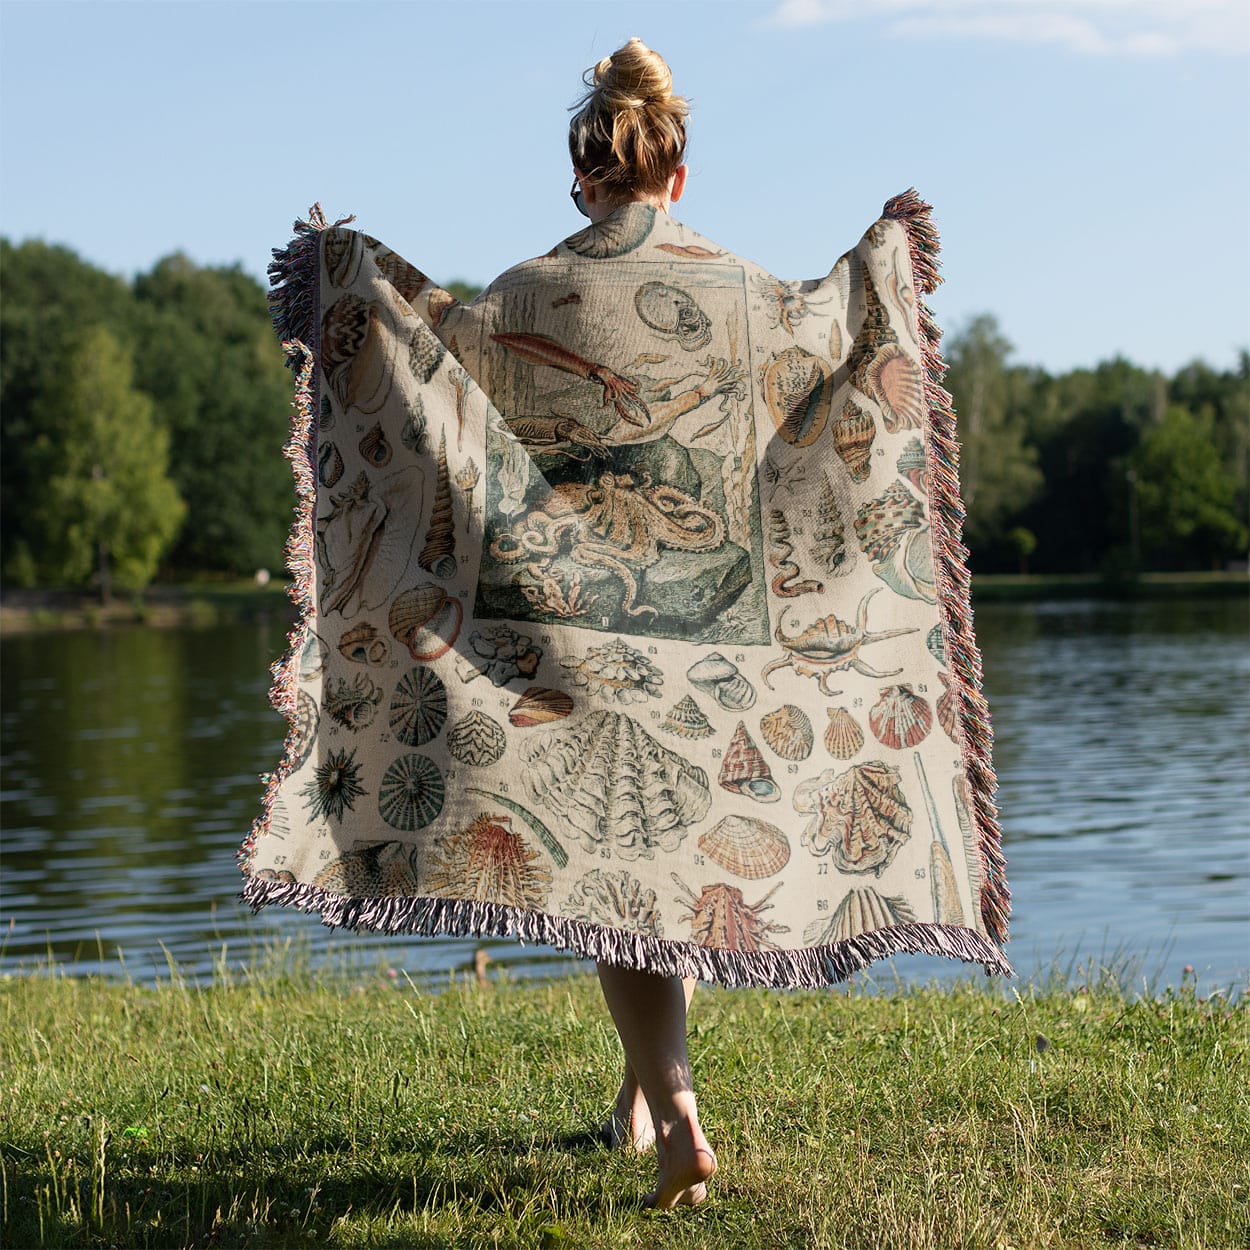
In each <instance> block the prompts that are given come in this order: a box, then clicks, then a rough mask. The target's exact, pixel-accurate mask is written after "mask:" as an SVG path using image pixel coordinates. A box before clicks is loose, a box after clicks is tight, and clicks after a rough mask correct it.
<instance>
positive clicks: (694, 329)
mask: <svg viewBox="0 0 1250 1250" xmlns="http://www.w3.org/2000/svg"><path fill="white" fill-rule="evenodd" d="M634 308H635V310H636V311H637V313H638V316H639V318H641V320H642V321H643V323H644V324H645V325H647V326H650V327H651V329H652V330H654V331H656V333H657V334H662V335H663V336H664V337H665V338H670V339H676V340H677V346H678V347H680V348H681V349H682V351H687V352H694V351H698V350H699V348H701V347H706V346H707V345H708V344H709V343H710V342H711V341H712V323H711V321H710V320H709V319H708V315H707V313H705V312H704V311H703V309H702V308H700V307H699V305H698V304H696V303H695V302H694V300H693V299H692V298H691V297H690V295H689V293H688V292H686V291H683V290H681V289H679V288H678V287H675V286H669V285H668V284H667V283H664V282H646V283H644V284H643V285H642V286H640V287H639V288H638V290H637V291H636V292H635V293H634Z"/></svg>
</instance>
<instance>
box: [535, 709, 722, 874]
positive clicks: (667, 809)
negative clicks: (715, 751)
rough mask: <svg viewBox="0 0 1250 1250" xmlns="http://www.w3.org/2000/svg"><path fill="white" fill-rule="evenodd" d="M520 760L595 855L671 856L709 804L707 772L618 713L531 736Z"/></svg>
mask: <svg viewBox="0 0 1250 1250" xmlns="http://www.w3.org/2000/svg"><path fill="white" fill-rule="evenodd" d="M522 759H523V761H524V763H525V764H526V765H527V770H526V781H527V782H528V784H529V787H530V790H531V792H532V793H533V795H534V797H535V798H536V799H537V800H538V801H539V803H540V804H542V805H544V807H545V809H546V810H547V811H550V812H553V813H555V814H556V815H557V816H560V817H562V818H563V819H564V821H565V822H566V823H567V824H568V826H569V827H570V828H572V829H573V830H574V831H575V832H576V833H578V834H579V835H580V837H581V839H582V843H583V845H584V847H585V848H586V850H588V851H590V852H591V853H600V852H606V853H611V854H613V855H615V856H616V857H617V858H618V859H623V860H633V859H638V858H639V857H642V858H644V859H650V858H652V857H653V856H654V854H655V852H656V850H660V851H663V852H665V853H668V852H670V851H672V850H674V849H675V848H676V847H677V846H678V845H679V844H680V843H681V841H682V839H683V838H684V837H685V836H686V828H687V826H689V825H692V824H696V823H697V822H698V821H700V820H702V819H703V817H704V816H706V815H707V811H708V808H709V807H710V806H711V801H712V796H711V793H710V792H709V790H708V783H707V774H706V773H704V771H703V770H702V769H701V768H697V767H695V766H694V765H693V764H691V763H689V762H688V761H687V760H685V759H683V758H682V757H681V756H680V755H677V754H675V753H674V752H672V751H670V750H668V749H667V748H666V747H665V746H663V745H662V744H661V743H659V742H657V741H656V739H654V738H653V737H651V735H650V734H649V733H647V731H646V730H645V729H644V728H643V727H642V726H641V725H640V724H639V723H638V722H637V721H636V720H634V719H633V718H632V717H629V716H626V715H624V714H623V713H620V712H591V713H590V714H589V715H588V716H585V717H583V718H582V719H581V720H579V721H578V722H577V723H576V724H573V725H569V726H567V727H564V726H561V727H560V728H557V729H550V730H547V731H546V732H544V733H540V734H538V735H537V736H535V737H531V738H530V739H529V740H528V741H527V742H526V743H525V744H524V745H523V747H522Z"/></svg>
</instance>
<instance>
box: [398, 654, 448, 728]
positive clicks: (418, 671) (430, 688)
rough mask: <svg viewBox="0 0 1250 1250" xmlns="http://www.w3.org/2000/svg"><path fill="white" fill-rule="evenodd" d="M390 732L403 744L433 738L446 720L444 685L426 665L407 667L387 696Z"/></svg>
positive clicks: (445, 690) (445, 692)
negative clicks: (389, 703)
mask: <svg viewBox="0 0 1250 1250" xmlns="http://www.w3.org/2000/svg"><path fill="white" fill-rule="evenodd" d="M390 716H391V732H392V733H393V734H394V735H395V737H396V739H398V741H400V742H402V743H403V744H404V745H405V746H410V747H422V746H425V744H426V743H427V742H433V741H434V739H435V738H437V737H438V735H439V734H440V733H442V732H443V726H444V725H445V724H446V723H447V687H446V686H444V685H443V683H442V681H441V680H440V678H439V676H438V674H437V673H435V672H434V670H433V669H429V668H413V669H409V671H408V672H407V673H405V674H404V675H403V677H401V678H400V679H399V681H398V683H397V684H396V686H395V694H394V696H393V697H392V699H391V713H390Z"/></svg>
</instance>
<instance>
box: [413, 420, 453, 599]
mask: <svg viewBox="0 0 1250 1250" xmlns="http://www.w3.org/2000/svg"><path fill="white" fill-rule="evenodd" d="M417 563H418V564H419V565H420V566H421V567H422V568H423V569H425V571H426V572H427V573H433V574H434V576H435V577H454V576H455V573H456V530H455V519H454V517H453V514H452V508H451V484H450V482H449V481H448V477H447V431H446V430H443V432H442V433H441V434H440V435H439V439H438V469H437V474H436V477H435V484H434V505H433V507H432V508H431V510H430V529H429V532H428V533H427V534H426V536H425V546H424V547H422V548H421V554H420V555H419V556H418V557H417Z"/></svg>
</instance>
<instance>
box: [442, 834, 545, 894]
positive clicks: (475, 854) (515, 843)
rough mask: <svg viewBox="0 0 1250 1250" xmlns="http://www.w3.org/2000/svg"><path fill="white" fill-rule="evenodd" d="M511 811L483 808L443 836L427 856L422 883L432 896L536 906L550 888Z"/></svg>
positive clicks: (536, 857) (537, 856)
mask: <svg viewBox="0 0 1250 1250" xmlns="http://www.w3.org/2000/svg"><path fill="white" fill-rule="evenodd" d="M511 824H512V821H511V817H509V816H494V815H490V814H487V813H485V812H483V813H482V814H481V815H479V816H477V817H475V818H474V820H473V822H472V823H471V824H470V825H469V826H468V828H467V829H463V830H461V831H460V832H459V833H453V834H452V835H451V836H450V837H447V838H444V839H443V840H442V842H441V843H440V844H439V846H438V847H437V848H436V849H435V851H434V853H433V854H432V855H431V856H430V863H429V867H428V869H427V870H426V873H425V888H426V889H427V890H428V891H429V892H430V893H431V894H433V895H435V896H436V897H441V898H459V899H469V900H471V901H473V902H476V903H499V904H501V905H502V906H504V907H521V908H528V909H531V910H532V909H540V908H543V907H545V906H546V905H547V897H548V895H549V894H550V893H551V871H550V870H549V869H547V868H545V867H543V866H542V865H541V864H539V863H538V862H537V861H539V860H540V859H541V858H542V856H541V853H540V852H539V851H537V850H536V849H535V848H534V847H532V846H531V845H530V844H529V843H528V842H527V841H526V839H525V838H524V837H523V836H522V835H521V834H519V833H517V832H516V831H515V830H514V829H513V828H512V827H511Z"/></svg>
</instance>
